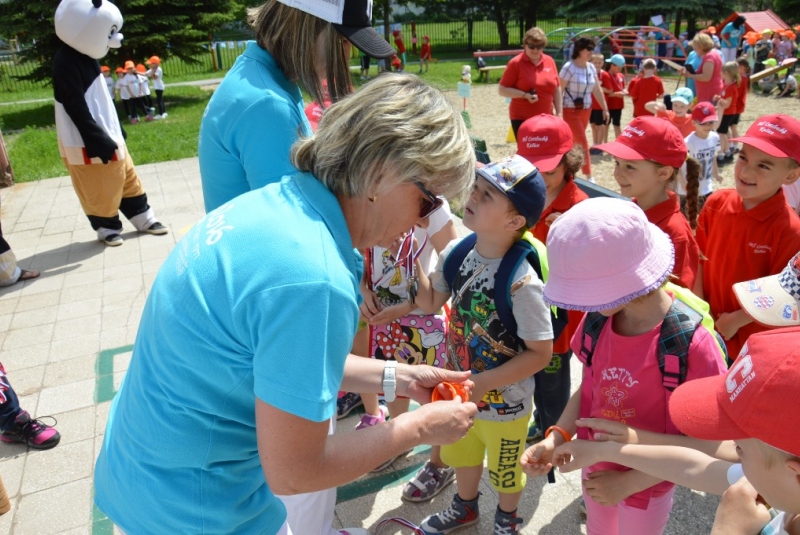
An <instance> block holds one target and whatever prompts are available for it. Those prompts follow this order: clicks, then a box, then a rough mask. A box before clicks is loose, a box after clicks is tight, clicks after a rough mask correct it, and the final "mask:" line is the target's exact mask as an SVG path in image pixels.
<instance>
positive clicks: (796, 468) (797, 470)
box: [786, 457, 800, 486]
mask: <svg viewBox="0 0 800 535" xmlns="http://www.w3.org/2000/svg"><path fill="white" fill-rule="evenodd" d="M786 468H788V469H789V470H791V471H792V472H794V479H795V481H796V482H797V485H798V486H800V460H798V459H797V457H793V458H791V459H788V460H787V461H786Z"/></svg>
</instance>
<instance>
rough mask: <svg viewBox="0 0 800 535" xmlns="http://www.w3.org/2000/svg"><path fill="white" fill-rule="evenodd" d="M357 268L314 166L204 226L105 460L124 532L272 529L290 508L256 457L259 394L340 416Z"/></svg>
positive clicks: (173, 263)
mask: <svg viewBox="0 0 800 535" xmlns="http://www.w3.org/2000/svg"><path fill="white" fill-rule="evenodd" d="M362 269H363V263H362V259H361V256H360V255H359V254H358V252H357V251H355V250H354V249H353V245H352V242H351V240H350V235H349V233H348V230H347V225H346V223H345V219H344V216H343V214H342V211H341V208H340V206H339V203H338V202H337V200H336V198H335V197H334V195H333V194H331V193H330V191H328V190H327V189H326V188H325V187H324V186H323V185H322V184H321V183H320V182H319V181H317V180H316V179H315V178H314V177H312V176H311V175H309V174H307V173H298V174H295V175H294V176H290V177H285V178H284V179H283V180H282V181H281V182H279V183H275V184H271V185H269V186H266V187H264V188H261V189H259V190H256V191H253V192H250V193H247V194H245V195H242V196H240V197H237V198H236V199H234V200H233V201H230V202H229V203H226V204H224V205H223V206H221V207H220V208H218V209H217V210H214V211H213V212H211V213H209V214H208V215H207V216H206V217H205V218H204V219H203V220H201V221H200V222H198V223H197V224H195V225H194V226H193V227H192V229H191V230H190V231H189V233H188V234H187V235H186V236H185V237H184V238H183V239H182V240H181V241H180V242H179V243H178V244H177V245H176V246H175V249H174V250H173V251H172V253H171V254H170V256H169V257H168V258H167V260H166V261H165V262H164V265H163V266H162V268H161V270H160V271H159V273H158V276H157V277H156V280H155V282H154V283H153V287H152V289H151V291H150V294H149V296H148V299H147V303H146V305H145V309H144V312H143V314H142V319H141V323H140V326H139V332H138V334H137V337H136V343H135V344H134V350H133V356H132V358H131V362H130V366H129V369H128V372H127V375H126V376H125V379H124V381H123V385H122V387H121V388H120V390H119V392H118V393H117V396H116V398H115V399H114V401H113V403H112V406H111V411H110V414H109V417H108V424H107V427H106V433H105V439H104V442H103V447H102V450H101V452H100V455H99V458H98V460H97V465H96V467H95V489H96V495H95V503H96V504H97V506H98V507H99V508H100V509H101V510H102V511H103V512H105V513H106V514H107V515H108V516H109V518H110V519H111V520H112V521H113V522H114V523H115V524H117V525H118V526H119V527H120V528H121V529H122V530H124V531H125V532H127V533H132V534H133V533H203V534H223V533H224V534H231V533H236V534H251V533H252V534H255V533H259V534H274V533H276V532H277V531H278V529H279V528H280V526H281V525H282V524H283V522H284V520H285V516H286V513H285V509H284V507H283V505H282V503H281V502H280V500H278V499H277V498H276V497H275V496H273V494H272V492H271V491H270V489H269V487H268V485H267V481H266V480H265V477H264V472H263V470H262V468H261V461H260V458H259V454H258V445H257V438H256V422H255V402H256V397H258V398H259V399H261V400H262V401H264V402H265V403H268V404H269V405H272V406H274V407H277V408H278V409H280V410H282V411H285V412H289V413H291V414H294V415H296V416H299V417H302V418H305V419H307V420H312V421H316V422H321V421H324V420H327V419H329V418H330V417H331V416H332V415H333V414H334V411H335V407H336V396H337V392H338V390H339V386H340V384H341V380H342V376H343V373H344V361H345V358H346V356H347V354H348V352H349V351H350V347H351V345H352V341H353V335H354V334H355V332H356V323H357V320H358V303H359V300H360V293H359V281H360V280H361V274H362Z"/></svg>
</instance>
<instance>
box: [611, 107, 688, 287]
mask: <svg viewBox="0 0 800 535" xmlns="http://www.w3.org/2000/svg"><path fill="white" fill-rule="evenodd" d="M597 148H598V149H600V150H603V151H605V152H607V153H609V154H611V155H612V156H614V159H615V160H616V166H615V167H614V179H616V181H617V184H619V187H620V192H621V193H622V194H623V195H625V196H626V197H631V198H632V199H633V202H634V203H636V204H637V205H638V206H639V208H641V209H642V210H644V213H645V215H646V216H647V219H648V220H649V221H650V222H651V223H653V224H655V225H656V226H657V227H658V228H660V229H661V230H663V231H664V232H666V233H667V235H668V236H669V237H670V239H671V240H672V244H673V245H674V247H675V267H674V269H673V271H672V274H673V275H675V277H676V278H677V280H676V281H675V282H676V283H677V284H679V285H681V286H683V287H684V288H688V289H690V290H691V289H693V288H694V284H695V280H696V278H697V272H698V270H699V268H700V248H699V247H698V246H697V242H696V241H695V239H694V233H693V232H692V229H693V228H694V227H696V226H697V215H698V213H699V212H700V208H699V198H698V189H699V185H700V182H699V179H700V171H701V170H702V168H701V166H700V163H699V162H698V161H697V160H695V159H694V158H691V157H687V156H688V151H687V149H686V143H685V142H684V139H683V135H682V134H681V133H680V131H679V130H678V128H677V127H676V126H675V125H674V124H672V123H671V122H669V121H666V120H664V119H662V118H660V117H653V116H643V117H637V118H636V119H634V120H633V121H631V123H630V124H629V125H628V126H626V127H625V129H624V130H623V131H622V134H621V135H620V136H619V137H617V139H616V140H614V141H612V142H611V143H604V144H602V145H598V146H597ZM684 165H685V166H686V167H685V170H686V172H685V175H686V178H685V181H686V183H685V184H682V185H683V186H684V187H685V190H686V213H687V214H688V221H687V217H684V215H683V214H682V213H681V207H680V200H679V199H678V195H677V194H676V193H675V192H674V191H672V190H673V189H674V186H675V185H676V183H677V182H678V181H679V180H680V181H683V175H684V173H683V172H682V168H683V166H684Z"/></svg>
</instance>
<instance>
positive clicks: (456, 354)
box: [431, 242, 553, 422]
mask: <svg viewBox="0 0 800 535" xmlns="http://www.w3.org/2000/svg"><path fill="white" fill-rule="evenodd" d="M456 243H458V242H453V243H451V244H450V245H448V246H447V247H446V248H445V250H444V251H442V254H441V256H440V257H439V261H438V263H437V264H436V270H435V271H434V273H433V275H432V277H431V283H432V285H433V288H434V289H435V290H436V291H437V292H442V293H450V294H451V304H450V324H449V326H448V330H447V359H448V363H447V368H448V369H453V370H461V371H465V370H472V373H481V372H484V371H486V370H491V369H494V368H497V367H498V366H502V365H503V364H505V363H506V362H508V361H509V360H511V359H512V358H514V357H515V356H517V354H519V353H520V352H521V351H522V350H523V349H525V348H523V347H520V345H519V343H518V342H517V340H516V339H515V338H514V337H513V336H511V334H510V333H509V332H508V331H507V330H506V328H505V326H503V325H502V323H500V319H499V318H498V316H497V308H496V306H495V287H494V282H495V281H494V277H495V274H496V273H497V268H498V267H499V266H500V262H501V260H502V258H486V257H483V256H481V255H480V254H479V253H478V251H477V250H475V249H472V250H471V251H470V252H469V253H468V254H467V256H466V258H464V262H463V263H462V264H461V267H460V269H459V270H458V274H457V275H456V278H455V280H454V281H453V287H452V289H451V288H450V287H449V286H448V285H447V281H446V280H445V279H444V273H443V267H444V260H445V259H446V258H447V255H449V254H450V251H452V250H453V247H455V245H456ZM511 278H512V280H513V283H512V286H516V285H517V284H519V285H520V287H519V288H517V289H516V290H515V291H514V292H513V293H512V294H511V303H512V310H513V314H514V319H515V320H516V321H517V335H518V336H519V337H520V338H522V339H523V340H529V341H532V342H536V341H539V340H552V338H553V328H552V326H551V324H550V309H549V308H548V306H547V305H546V304H545V302H544V297H543V295H542V288H543V284H542V281H541V280H539V277H537V276H536V272H535V271H534V270H533V267H532V266H531V265H530V264H529V263H528V262H523V263H522V264H521V265H520V266H519V269H517V272H516V273H515V274H514V276H513V277H511ZM503 298H505V297H503ZM533 387H534V379H533V376H532V375H531V376H530V377H526V378H524V379H521V380H519V381H517V382H516V383H513V384H510V385H506V386H503V387H500V388H497V389H494V390H490V391H489V392H487V393H486V394H485V395H484V396H483V399H481V400H475V401H476V402H477V405H478V414H477V416H476V418H478V419H480V420H491V421H497V422H507V421H512V420H517V419H519V418H527V417H528V416H529V415H530V413H531V409H532V403H533V399H532V396H533Z"/></svg>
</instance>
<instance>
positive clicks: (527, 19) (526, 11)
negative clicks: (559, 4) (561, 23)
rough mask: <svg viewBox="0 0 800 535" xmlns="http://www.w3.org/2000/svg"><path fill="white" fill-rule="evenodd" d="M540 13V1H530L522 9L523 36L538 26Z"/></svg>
mask: <svg viewBox="0 0 800 535" xmlns="http://www.w3.org/2000/svg"><path fill="white" fill-rule="evenodd" d="M538 11H539V0H528V1H527V2H526V3H525V5H524V6H523V8H522V18H523V21H524V22H523V24H522V34H523V35H525V32H527V31H528V30H530V29H531V28H533V27H534V26H536V22H537V16H536V14H537V12H538Z"/></svg>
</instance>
